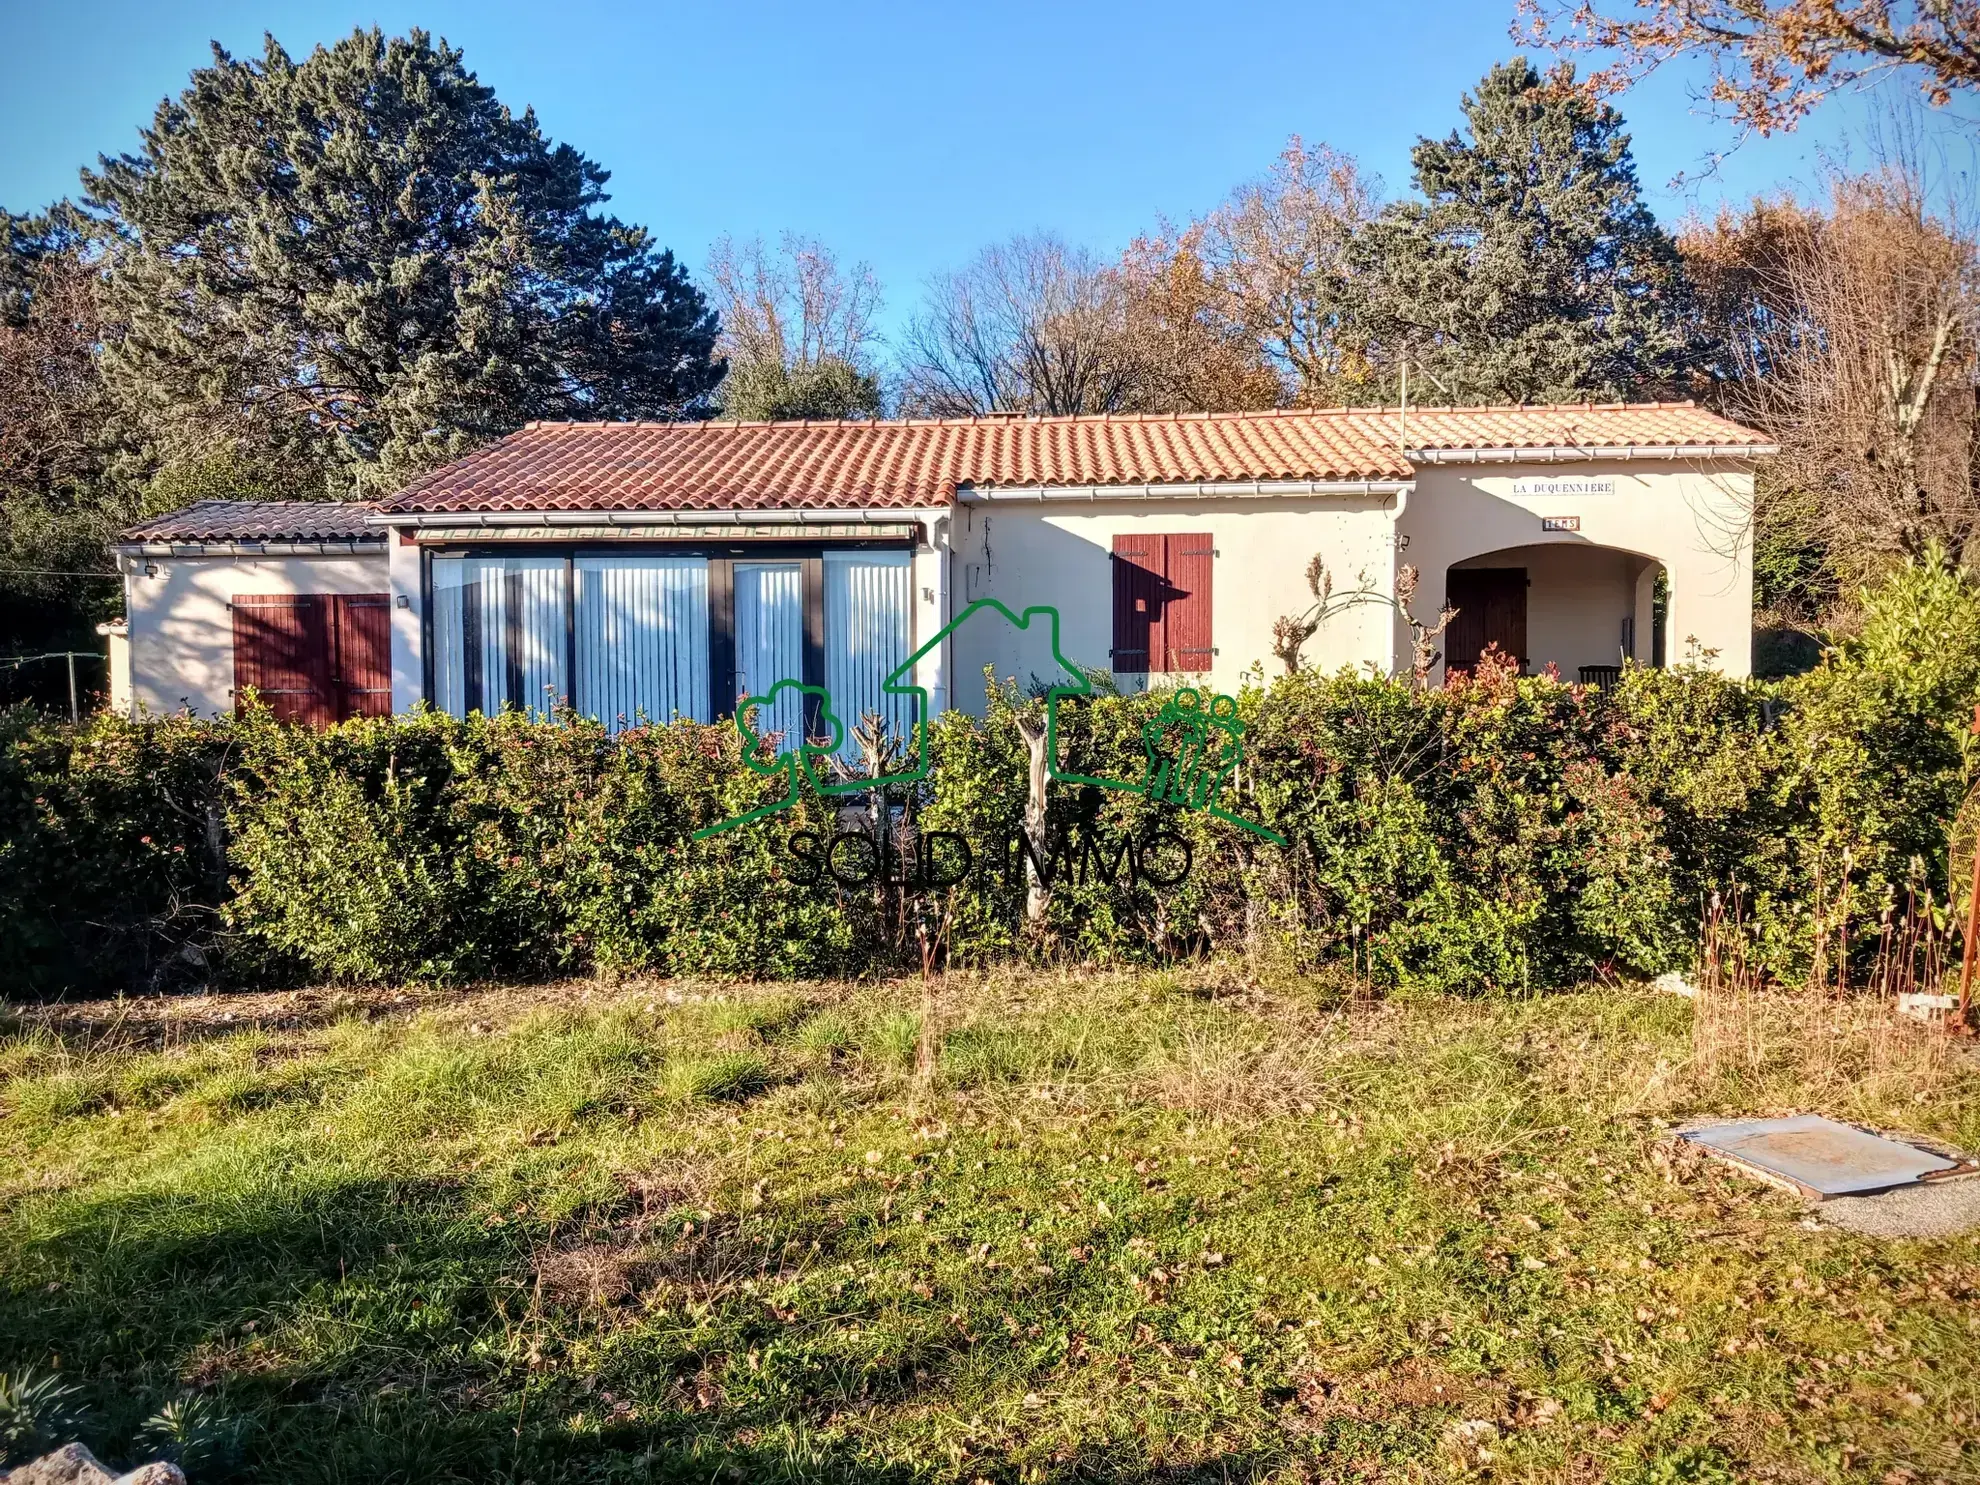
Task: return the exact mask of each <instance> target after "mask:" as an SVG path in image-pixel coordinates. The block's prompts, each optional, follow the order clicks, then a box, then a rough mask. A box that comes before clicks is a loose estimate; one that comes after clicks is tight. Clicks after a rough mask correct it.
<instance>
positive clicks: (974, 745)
mask: <svg viewBox="0 0 1980 1485" xmlns="http://www.w3.org/2000/svg"><path fill="white" fill-rule="evenodd" d="M1861 611H1862V613H1863V615H1864V622H1863V624H1862V627H1861V629H1860V631H1859V632H1857V633H1856V634H1854V635H1852V636H1850V637H1848V638H1845V639H1842V640H1839V641H1838V642H1836V643H1835V644H1834V645H1833V646H1832V647H1831V648H1830V649H1829V650H1828V651H1827V652H1826V654H1825V656H1824V659H1823V663H1822V664H1821V665H1820V666H1818V667H1817V668H1816V669H1815V670H1814V671H1812V672H1810V673H1809V674H1807V675H1804V676H1800V677H1796V678H1793V679H1790V680H1787V681H1782V682H1777V683H1761V682H1743V681H1734V680H1729V679H1727V678H1725V677H1723V676H1721V675H1719V674H1717V673H1716V672H1713V671H1709V670H1706V669H1702V668H1699V667H1696V666H1680V667H1675V668H1672V669H1667V670H1647V669H1630V670H1628V671H1626V672H1625V673H1624V676H1623V679H1622V681H1621V683H1620V685H1618V686H1617V687H1616V688H1614V689H1613V690H1610V691H1601V690H1597V689H1594V688H1589V687H1581V686H1570V685H1565V684H1563V683H1561V682H1560V681H1559V680H1558V679H1556V678H1554V677H1552V676H1540V677H1525V678H1523V677H1519V676H1516V675H1514V674H1513V673H1512V672H1511V671H1510V670H1509V669H1507V668H1503V667H1497V666H1494V665H1492V664H1490V663H1486V664H1483V665H1481V666H1480V667H1479V669H1478V672H1477V673H1476V674H1475V675H1473V676H1470V677H1466V678H1462V679H1460V680H1459V681H1458V682H1457V683H1455V684H1453V685H1451V686H1449V687H1447V688H1442V689H1438V690H1432V691H1418V690H1415V689H1412V688H1411V686H1410V685H1409V684H1408V683H1407V682H1406V681H1396V680H1384V679H1371V678H1368V677H1365V676H1356V675H1353V674H1349V673H1342V674H1338V675H1321V674H1315V673H1310V672H1302V673H1299V674H1295V675H1290V676H1283V677H1279V678H1277V679H1275V680H1274V681H1272V682H1271V683H1270V684H1269V685H1267V684H1266V683H1265V682H1264V679H1263V677H1262V676H1259V677H1255V678H1254V680H1253V682H1252V683H1250V684H1247V685H1246V686H1244V687H1243V688H1241V690H1240V694H1239V695H1238V696H1237V697H1236V698H1235V700H1236V706H1237V713H1236V714H1237V716H1238V718H1239V719H1240V720H1241V721H1242V722H1243V723H1244V726H1245V760H1244V763H1243V765H1242V767H1241V768H1240V770H1239V772H1238V773H1237V775H1236V776H1235V778H1234V780H1233V782H1234V784H1235V786H1236V787H1235V788H1234V790H1232V791H1231V792H1230V794H1229V795H1227V796H1226V798H1227V802H1228V803H1229V805H1230V808H1231V809H1232V810H1233V812H1234V813H1236V814H1237V815H1239V816H1241V817H1242V818H1244V819H1246V820H1249V821H1251V822H1253V823H1254V824H1256V825H1259V826H1262V827H1264V828H1265V829H1267V830H1269V831H1271V832H1274V833H1276V834H1277V835H1278V836H1279V837H1281V838H1282V839H1283V840H1284V841H1285V842H1286V844H1285V845H1284V846H1280V845H1278V844H1275V843H1273V842H1272V841H1270V840H1267V839H1266V838H1264V836H1263V835H1261V834H1260V833H1259V832H1258V831H1255V830H1249V829H1245V828H1243V827H1241V826H1240V825H1238V824H1235V823H1232V822H1231V821H1230V820H1228V819H1219V818H1216V817H1214V816H1212V815H1211V814H1209V813H1206V812H1203V811H1199V810H1192V809H1177V808H1175V807H1172V806H1169V805H1165V804H1160V803H1157V802H1155V801H1153V800H1151V799H1148V798H1145V797H1143V796H1142V795H1140V794H1138V793H1134V792H1131V791H1125V790H1119V789H1107V788H1097V787H1093V786H1091V785H1071V784H1056V785H1054V786H1053V787H1052V788H1051V789H1050V790H1049V791H1048V796H1047V835H1048V838H1049V840H1050V841H1052V842H1053V843H1054V846H1053V848H1052V849H1051V850H1050V851H1049V852H1048V855H1047V864H1048V866H1049V867H1050V868H1051V869H1052V871H1053V873H1054V876H1055V880H1054V881H1053V883H1052V886H1051V891H1050V894H1049V900H1048V901H1047V903H1046V905H1045V910H1044V913H1043V915H1042V917H1041V918H1040V919H1039V920H1038V921H1036V922H1033V921H1031V920H1030V919H1029V918H1028V916H1027V909H1026V898H1027V882H1026V875H1025V871H1024V869H1023V857H1022V855H1021V854H1018V853H1016V852H1015V851H1014V850H1013V849H1012V843H1013V841H1014V839H1015V835H1016V832H1017V830H1018V828H1019V826H1020V824H1021V820H1022V812H1023V803H1024V799H1025V793H1026V777H1027V753H1026V747H1025V744H1024V741H1023V738H1022V736H1021V733H1020V726H1019V723H1020V719H1021V718H1022V717H1023V716H1024V715H1025V714H1026V713H1029V714H1031V715H1033V716H1037V715H1039V714H1040V713H1041V708H1042V702H1040V701H1038V700H1037V699H1036V698H1033V697H1028V696H1026V695H1024V694H1022V693H1021V692H1020V691H1019V690H1018V689H1017V688H1016V687H1015V686H1013V685H1009V684H1006V685H1005V686H1003V687H1002V688H993V693H994V694H993V699H992V702H991V706H990V709H989V713H988V715H987V716H986V717H985V718H983V719H981V720H977V719H972V718H969V717H966V716H963V715H960V714H956V713H950V714H946V715H943V716H941V717H938V718H936V719H935V720H934V722H933V723H932V724H931V725H930V727H929V729H928V756H929V759H930V762H931V765H932V767H931V770H930V774H929V776H928V777H927V778H926V779H925V780H923V781H922V782H920V783H918V784H915V785H912V786H903V787H898V788H896V789H894V790H891V791H890V792H889V796H888V798H889V808H888V809H887V810H886V811H885V812H884V813H885V817H886V820H887V821H888V827H887V828H889V829H895V830H901V831H903V832H904V833H905V834H906V835H908V836H909V837H912V836H913V835H914V834H915V833H916V832H919V833H922V834H925V833H928V832H934V831H948V832H953V833H954V834H956V835H959V836H961V837H963V838H964V839H966V840H968V841H969V842H970V843H971V846H972V849H973V850H974V852H975V857H976V869H975V871H974V872H973V873H972V874H971V875H970V876H969V877H968V878H967V879H966V880H964V881H962V882H958V883H957V884H955V886H954V887H953V889H952V890H949V889H943V890H935V891H927V892H921V893H904V892H902V891H900V890H899V889H898V888H893V887H888V886H885V885H879V884H853V885H842V884H839V883H835V882H833V881H831V880H830V879H829V878H827V879H825V880H816V879H815V878H816V877H817V873H816V872H807V871H806V870H805V869H804V863H803V862H802V861H801V860H800V859H799V858H798V857H796V856H794V855H793V854H792V851H791V841H792V837H793V836H794V834H796V833H798V832H806V831H808V832H814V833H815V834H816V837H817V839H818V840H820V841H824V840H827V839H829V838H830V837H831V836H832V834H833V833H834V832H837V831H844V830H859V831H864V832H869V833H870V832H871V831H872V830H873V829H874V828H875V819H876V817H877V816H878V815H879V814H880V813H882V812H880V811H878V810H876V809H875V808H874V807H873V796H859V795H855V796H849V797H840V798H838V799H833V800H824V799H819V798H815V797H812V796H810V795H809V793H807V794H806V795H805V796H804V797H803V798H801V800H800V802H799V803H798V804H797V805H796V806H794V807H792V808H791V809H788V810H785V811H783V812H781V813H778V814H776V815H773V816H771V817H770V818H768V819H766V820H762V821H758V822H756V823H754V824H751V825H748V826H744V827H741V828H738V829H734V830H730V831H726V832H724V833H721V834H718V835H715V836H713V837H712V838H709V839H706V840H702V841H695V840H693V839H692V835H693V832H694V831H696V830H697V829H700V828H702V827H704V826H707V825H711V824H713V823H715V822H718V821H720V820H723V819H725V818H730V817H733V816H734V815H736V814H738V813H740V812H742V811H745V810H748V809H751V808H754V807H756V806H758V805H761V804H764V803H767V802H770V801H771V800H773V799H775V798H777V797H779V795H780V793H781V792H782V791H783V790H784V789H785V787H786V784H785V781H784V778H783V777H782V776H781V775H771V776H766V775H764V774H761V773H758V772H754V771H752V770H749V769H746V768H744V767H743V766H742V755H741V739H740V737H739V735H738V734H737V732H736V731H735V729H734V728H733V726H731V725H729V724H726V723H725V724H721V725H717V726H704V725H698V724H695V723H691V722H682V723H675V724H672V725H668V726H642V727H636V728H632V729H629V730H626V731H622V732H620V733H618V734H617V735H612V734H609V733H608V732H606V731H605V729H603V728H602V727H599V726H597V725H595V724H592V723H589V722H584V721H581V720H576V719H571V718H565V719H560V720H558V721H554V722H543V721H534V720H530V719H528V718H526V717H524V716H522V715H520V714H516V713H510V714H506V715H503V716H498V717H494V718H483V717H478V716H477V717H472V718H469V719H466V720H457V719H454V718H449V717H445V716H441V715H438V714H436V713H432V712H422V713H419V714H416V715H413V716H410V717H404V718H396V719H375V720H364V721H354V722H350V723H346V724H344V725H342V726H340V727H336V728H332V729H329V730H328V731H322V732H316V731H309V730H304V729H296V728H290V727H284V726H279V725H277V724H275V723H273V722H272V721H270V720H269V719H268V718H267V717H266V716H265V715H250V716H247V717H244V718H242V719H239V720H237V721H232V722H225V723H209V724H202V723H197V722H193V721H190V720H187V719H185V718H164V719H155V720H147V721H141V722H128V721H119V720H115V719H111V718H98V719H96V720H93V721H91V722H89V723H86V724H84V725H82V726H80V727H71V726H67V725H64V724H58V723H55V722H52V721H49V720H46V719H42V718H37V717H35V716H33V715H31V714H28V713H25V712H18V711H17V712H12V713H7V714H4V715H0V822H4V825H5V835H4V838H0V974H4V976H5V979H6V984H7V988H8V990H9V992H10V993H14V994H19V995H48V994H59V993H63V992H68V991H103V990H111V989H120V988H136V989H150V988H161V987H169V986H171V985H174V984H177V983H180V982H208V981H211V980H214V979H220V980H225V981H233V982H241V981H268V980H271V979H284V978H286V979H290V980H310V981H323V980H328V981H342V982H392V981H405V980H420V981H458V980H464V979H473V978H481V977H536V976H546V975H556V974H567V973H585V972H605V973H622V972H646V973H675V974H679V973H710V974H719V975H730V976H751V977H796V976H813V975H837V974H845V973H854V972H860V971H864V970H868V969H871V970H875V971H891V970H895V969H899V968H902V967H907V966H912V965H914V964H917V963H920V962H922V961H923V958H924V955H925V956H927V957H929V958H936V957H946V958H947V959H948V960H949V961H951V962H964V963H968V962H978V963H980V962H986V961H990V960H996V959H1000V958H1006V957H1010V956H1030V957H1038V958H1054V959H1060V960H1067V961H1078V962H1094V963H1110V962H1111V963H1129V962H1155V961H1160V960H1165V959H1172V958H1175V957H1177V956H1181V955H1186V954H1192V953H1201V952H1205V951H1218V950H1223V951H1243V952H1247V953H1261V952H1267V951H1269V952H1271V953H1273V954H1276V955H1279V956H1281V957H1282V958H1284V957H1290V959H1291V960H1292V961H1293V962H1295V963H1296V964H1298V965H1300V966H1302V967H1306V968H1315V967H1319V966H1322V965H1326V964H1329V963H1332V962H1334V961H1339V962H1340V963H1342V964H1343V965H1345V966H1347V967H1349V968H1350V969H1351V970H1352V972H1353V973H1355V974H1357V975H1360V976H1365V977H1367V978H1369V979H1371V980H1373V981H1374V982H1375V983H1377V984H1380V985H1383V986H1387V987H1392V988H1420V989H1424V990H1431V991H1472V990H1478V989H1526V988H1535V987H1545V986H1552V985H1562V984H1569V983H1574V982H1577V981H1581V980H1585V979H1588V978H1590V977H1593V976H1601V975H1607V974H1622V975H1647V974H1652V973H1655V972H1657V971H1659V970H1662V969H1666V968H1672V967H1677V966H1681V965H1683V964H1684V963H1685V962H1686V961H1687V960H1688V958H1689V957H1690V955H1691V954H1692V953H1693V951H1694V947H1695V945H1696V942H1697V936H1698V923H1699V920H1700V917H1701V915H1702V914H1704V913H1705V912H1706V911H1707V907H1708V904H1709V903H1710V902H1711V901H1712V899H1713V896H1714V894H1719V895H1720V898H1721V900H1722V901H1732V902H1736V903H1737V904H1738V905H1739V906H1738V911H1739V913H1740V914H1741V915H1742V918H1743V920H1744V921H1746V922H1747V923H1748V925H1749V926H1750V928H1751V931H1752V935H1753V939H1754V943H1755V950H1754V952H1755V954H1756V955H1757V956H1758V962H1759V963H1760V965H1761V966H1762V967H1763V968H1766V969H1768V970H1770V971H1771V972H1773V973H1775V974H1777V975H1781V976H1794V975H1799V974H1803V973H1805V972H1806V968H1807V965H1808V960H1809V955H1810V953H1811V952H1812V948H1811V946H1812V945H1813V943H1814V942H1815V941H1816V939H1817V936H1818V935H1822V936H1825V942H1828V943H1830V944H1831V945H1832V946H1833V947H1831V949H1830V950H1829V952H1831V953H1837V952H1843V951H1844V949H1845V948H1847V949H1848V950H1850V951H1853V952H1858V953H1863V952H1867V951H1868V950H1869V949H1870V948H1871V947H1872V946H1873V945H1874V940H1875V937H1876V935H1877V933H1878V932H1879V926H1878V925H1879V915H1880V914H1881V913H1883V912H1884V911H1885V910H1887V909H1891V908H1893V907H1894V906H1895V905H1896V904H1897V903H1898V902H1899V899H1900V898H1906V899H1907V900H1912V899H1916V898H1918V897H1919V896H1920V894H1923V893H1924V892H1926V891H1927V890H1930V891H1932V892H1934V893H1935V894H1936V902H1937V904H1938V906H1939V907H1940V908H1941V909H1942V908H1943V904H1944V899H1945V896H1946V891H1945V887H1946V877H1947V860H1946V855H1947V837H1946V827H1947V823H1948V821H1949V820H1950V819H1951V818H1952V816H1953V814H1954V812H1955V810H1956V809H1957V807H1958V805H1959V802H1960V801H1961V800H1962V799H1963V798H1964V797H1965V795H1966V791H1967V790H1968V789H1969V787H1970V786H1971V783H1972V778H1973V773H1974V768H1975V765H1976V763H1977V762H1980V751H1977V750H1976V740H1975V738H1974V737H1973V735H1972V734H1971V732H1970V730H1969V726H1968V724H1969V720H1970V718H1971V716H1972V712H1973V707H1974V705H1975V704H1976V702H1980V588H1976V585H1975V582H1974V580H1973V578H1972V577H1971V575H1969V574H1964V573H1961V572H1957V571H1955V570H1953V569H1952V568H1950V567H1949V566H1948V565H1947V564H1946V563H1945V561H1944V560H1943V559H1942V558H1940V557H1939V556H1938V555H1937V554H1928V555H1927V556H1926V557H1924V558H1923V559H1921V560H1919V561H1916V562H1914V563H1912V564H1910V565H1908V566H1907V567H1905V568H1903V569H1902V570H1900V571H1899V572H1897V573H1896V574H1894V575H1893V576H1892V577H1891V578H1890V579H1889V580H1888V581H1887V582H1886V583H1885V584H1883V585H1882V586H1881V587H1880V588H1878V589H1877V590H1876V591H1875V592H1872V593H1869V594H1866V595H1864V599H1863V603H1862V605H1861ZM1169 699H1170V698H1169V696H1167V695H1166V694H1165V693H1162V692H1156V693H1153V694H1147V695H1131V696H1118V695H1096V696H1094V697H1091V698H1085V699H1081V700H1077V701H1068V702H1065V703H1063V704H1062V708H1061V727H1060V761H1061V765H1062V767H1063V768H1065V769H1066V770H1067V771H1070V772H1074V773H1080V774H1087V775H1092V776H1095V777H1101V778H1108V779H1114V780H1124V781H1134V780H1138V779H1139V778H1141V776H1142V772H1143V769H1144V766H1145V765H1146V761H1147V757H1148V753H1147V747H1148V746H1152V744H1146V743H1145V739H1146V738H1148V737H1149V736H1151V734H1150V732H1149V730H1148V729H1149V728H1150V725H1151V723H1153V724H1155V725H1156V726H1157V727H1158V728H1159V726H1160V725H1161V723H1160V714H1161V709H1162V707H1163V706H1164V703H1165V702H1166V701H1167V700H1169ZM1137 850H1138V851H1140V852H1141V853H1142V857H1143V859H1144V862H1146V861H1149V860H1154V859H1157V858H1159V859H1160V860H1161V861H1162V862H1163V863H1165V865H1164V867H1163V868H1162V869H1161V870H1157V871H1155V872H1154V873H1153V874H1154V875H1157V876H1160V875H1165V874H1173V867H1174V866H1175V865H1176V864H1177V863H1178V862H1179V860H1180V857H1181V854H1182V852H1183V851H1185V850H1186V851H1187V853H1188V856H1189V859H1190V861H1191V863H1192V869H1191V870H1190V872H1189V874H1188V876H1187V877H1186V878H1185V879H1183V880H1180V881H1176V882H1174V883H1173V884H1170V885H1163V886H1157V885H1154V884H1153V883H1152V882H1151V881H1150V880H1148V879H1147V877H1146V875H1144V876H1143V877H1142V878H1141V879H1137V878H1136V876H1135V874H1134V873H1133V871H1132V870H1131V869H1128V868H1130V867H1131V865H1132V862H1133V860H1134V853H1135V852H1136V851H1137ZM859 855H860V853H859V852H858V851H854V852H852V853H851V858H850V859H857V858H858V857H859ZM910 859H911V858H910Z"/></svg>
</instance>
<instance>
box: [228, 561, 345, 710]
mask: <svg viewBox="0 0 1980 1485" xmlns="http://www.w3.org/2000/svg"><path fill="white" fill-rule="evenodd" d="M233 607H234V696H235V704H236V705H239V704H240V700H241V697H242V693H244V692H245V691H247V690H248V688H249V687H253V688H254V690H255V691H256V692H257V693H258V694H259V696H260V697H261V700H262V703H263V704H264V705H265V706H267V708H268V709H269V710H270V711H271V712H273V713H274V715H275V718H276V720H277V721H281V722H301V723H304V724H306V725H308V726H311V727H322V726H326V725H328V724H329V723H330V722H332V721H335V720H336V716H335V711H336V706H335V702H334V701H333V699H332V692H331V686H330V625H329V622H328V617H329V616H328V612H327V606H326V604H325V602H324V600H323V598H322V597H321V595H318V594H315V593H279V594H264V593H241V594H236V595H235V597H234V604H233Z"/></svg>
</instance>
